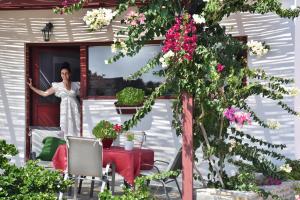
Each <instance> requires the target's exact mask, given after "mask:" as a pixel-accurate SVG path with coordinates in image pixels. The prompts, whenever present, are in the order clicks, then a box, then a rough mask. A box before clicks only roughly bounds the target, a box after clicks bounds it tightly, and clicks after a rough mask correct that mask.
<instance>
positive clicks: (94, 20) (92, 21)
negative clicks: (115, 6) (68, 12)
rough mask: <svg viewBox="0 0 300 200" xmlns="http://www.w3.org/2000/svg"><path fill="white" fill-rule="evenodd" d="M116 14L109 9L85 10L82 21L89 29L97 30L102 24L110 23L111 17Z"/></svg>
mask: <svg viewBox="0 0 300 200" xmlns="http://www.w3.org/2000/svg"><path fill="white" fill-rule="evenodd" d="M115 15H116V12H113V11H112V10H111V9H107V8H99V9H93V10H91V11H87V13H86V15H85V16H84V17H83V21H84V22H85V24H86V25H88V26H89V28H90V29H91V30H99V29H101V28H102V27H103V26H107V25H109V24H110V22H111V20H112V18H113V17H114V16H115Z"/></svg>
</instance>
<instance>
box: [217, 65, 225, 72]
mask: <svg viewBox="0 0 300 200" xmlns="http://www.w3.org/2000/svg"><path fill="white" fill-rule="evenodd" d="M224 68H225V67H224V65H222V64H220V63H219V64H218V65H217V71H218V72H219V73H221V72H222V71H223V69H224Z"/></svg>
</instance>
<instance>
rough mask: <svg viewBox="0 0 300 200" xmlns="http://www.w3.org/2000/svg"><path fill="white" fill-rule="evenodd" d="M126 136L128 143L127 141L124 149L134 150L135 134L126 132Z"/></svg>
mask: <svg viewBox="0 0 300 200" xmlns="http://www.w3.org/2000/svg"><path fill="white" fill-rule="evenodd" d="M125 136H126V141H125V146H124V149H125V150H127V151H131V150H132V149H133V145H134V143H133V140H134V133H131V132H126V133H125Z"/></svg>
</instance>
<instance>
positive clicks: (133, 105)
mask: <svg viewBox="0 0 300 200" xmlns="http://www.w3.org/2000/svg"><path fill="white" fill-rule="evenodd" d="M116 97H117V101H116V102H115V106H116V110H117V113H118V114H134V113H135V112H136V110H137V108H138V107H141V106H142V105H143V102H144V98H145V92H144V90H142V89H138V88H134V87H126V88H124V89H123V90H121V91H119V92H118V93H117V94H116Z"/></svg>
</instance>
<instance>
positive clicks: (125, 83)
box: [87, 44, 164, 96]
mask: <svg viewBox="0 0 300 200" xmlns="http://www.w3.org/2000/svg"><path fill="white" fill-rule="evenodd" d="M160 51H161V46H160V45H159V44H149V45H145V46H144V47H143V48H142V49H141V50H140V52H139V53H138V54H137V55H135V56H134V57H125V58H122V59H120V60H118V61H117V62H115V63H112V64H105V63H104V61H105V60H108V59H109V58H111V57H112V56H113V55H114V54H113V53H112V52H111V47H110V46H90V47H89V49H88V55H89V56H88V63H89V64H88V65H89V67H88V90H87V95H88V96H115V95H116V93H117V92H119V91H120V90H122V89H123V88H125V87H129V86H131V87H136V88H140V89H143V90H144V91H145V93H146V95H148V94H150V93H151V91H152V90H153V89H154V88H155V87H157V86H158V85H159V84H160V83H161V82H162V81H163V80H164V78H162V77H158V76H155V75H154V74H153V72H154V71H159V70H161V66H156V67H155V68H154V69H153V70H151V71H150V72H148V73H146V74H144V75H143V76H142V77H140V78H138V79H136V80H131V81H130V80H126V79H127V78H128V77H129V76H130V75H131V74H133V73H134V72H136V71H137V70H139V69H140V68H141V67H142V66H144V65H145V64H146V63H147V62H148V60H150V59H151V58H153V57H154V56H156V55H157V53H158V52H160Z"/></svg>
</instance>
